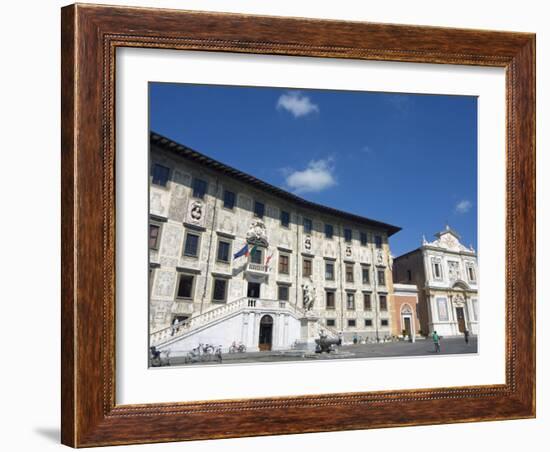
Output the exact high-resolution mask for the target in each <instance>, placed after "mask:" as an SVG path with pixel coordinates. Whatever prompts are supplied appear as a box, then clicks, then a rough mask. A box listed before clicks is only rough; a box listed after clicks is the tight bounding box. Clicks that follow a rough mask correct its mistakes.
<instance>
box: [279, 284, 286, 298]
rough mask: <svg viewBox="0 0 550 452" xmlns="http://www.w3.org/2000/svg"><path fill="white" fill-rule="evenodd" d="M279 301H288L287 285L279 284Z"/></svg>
mask: <svg viewBox="0 0 550 452" xmlns="http://www.w3.org/2000/svg"><path fill="white" fill-rule="evenodd" d="M278 296H279V301H288V286H283V285H280V286H279V287H278Z"/></svg>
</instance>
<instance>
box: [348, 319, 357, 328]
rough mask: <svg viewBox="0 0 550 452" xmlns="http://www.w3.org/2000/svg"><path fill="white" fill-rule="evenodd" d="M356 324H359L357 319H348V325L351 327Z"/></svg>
mask: <svg viewBox="0 0 550 452" xmlns="http://www.w3.org/2000/svg"><path fill="white" fill-rule="evenodd" d="M355 325H357V322H356V321H355V319H348V326H349V327H351V328H355Z"/></svg>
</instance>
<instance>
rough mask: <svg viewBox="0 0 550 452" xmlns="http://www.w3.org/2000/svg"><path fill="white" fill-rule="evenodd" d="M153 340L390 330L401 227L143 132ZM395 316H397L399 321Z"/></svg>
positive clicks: (263, 340)
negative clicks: (392, 246) (395, 243)
mask: <svg viewBox="0 0 550 452" xmlns="http://www.w3.org/2000/svg"><path fill="white" fill-rule="evenodd" d="M149 213H150V219H149V256H150V258H149V265H150V272H149V277H150V284H149V285H150V297H149V299H150V305H149V313H150V345H154V346H156V347H157V348H158V349H161V350H162V349H169V350H171V351H173V352H184V351H186V350H191V349H192V348H194V347H196V346H197V345H198V344H199V343H209V344H213V345H221V346H222V348H223V349H224V350H227V349H228V347H229V346H230V345H231V344H232V343H233V342H237V343H238V342H242V343H244V344H245V345H246V347H247V350H249V351H250V350H275V349H281V350H282V349H289V348H291V347H296V346H301V345H304V344H305V346H311V343H312V341H313V340H314V338H315V337H318V334H319V332H320V331H321V329H322V330H323V331H324V333H325V334H328V335H330V336H337V335H340V336H343V339H344V341H347V340H351V339H352V338H353V337H354V336H357V337H358V336H362V337H363V338H371V339H372V340H376V339H379V340H382V339H385V338H389V337H390V336H391V335H392V330H395V327H394V325H393V324H392V323H393V322H394V320H393V318H392V315H391V312H392V306H391V303H392V300H393V298H392V294H393V274H392V270H391V263H392V262H391V255H390V250H389V246H388V238H389V237H390V236H391V235H392V234H395V233H396V232H397V231H399V230H400V228H399V227H396V226H393V225H390V224H387V223H383V222H381V221H376V220H372V219H369V218H365V217H362V216H359V215H355V214H352V213H348V212H343V211H340V210H338V209H335V208H332V207H327V206H322V205H319V204H315V203H312V202H309V201H306V200H304V199H302V198H300V197H298V196H296V195H294V194H292V193H289V192H286V191H284V190H282V189H280V188H277V187H275V186H273V185H270V184H268V183H266V182H263V181H261V180H259V179H257V178H255V177H254V176H252V175H249V174H245V173H244V172H241V171H239V170H237V169H234V168H231V167H229V166H227V165H225V164H223V163H221V162H219V161H216V160H214V159H211V158H209V157H207V156H206V155H203V154H201V153H199V152H197V151H194V150H192V149H190V148H188V147H186V146H184V145H181V144H178V143H175V142H173V141H171V140H169V139H167V138H165V137H162V136H160V135H157V134H155V133H151V135H150V208H149ZM400 328H401V327H400Z"/></svg>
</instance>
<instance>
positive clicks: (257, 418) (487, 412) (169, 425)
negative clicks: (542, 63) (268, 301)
mask: <svg viewBox="0 0 550 452" xmlns="http://www.w3.org/2000/svg"><path fill="white" fill-rule="evenodd" d="M61 32H62V149H61V153H62V271H61V274H62V312H61V314H62V331H61V332H62V350H61V375H62V379H61V385H62V435H61V436H62V442H63V443H64V444H66V445H70V446H73V447H85V446H100V445H113V444H132V443H149V442H162V441H181V440H198V439H212V438H228V437H241V436H256V435H275V434H287V433H303V432H320V431H336V430H351V429H366V428H378V427H392V426H404V425H426V424H443V423H452V422H471V421H486V420H500V419H519V418H530V417H534V416H535V36H534V35H533V34H528V33H509V32H494V31H481V30H462V29H448V28H436V27H419V26H408V25H387V24H374V23H354V22H339V21H328V20H313V19H298V18H280V17H262V16H247V15H237V14H218V13H205V12H188V11H175V10H162V9H144V8H126V7H109V6H93V5H78V4H77V5H71V6H67V7H65V8H63V9H62V30H61ZM118 47H147V48H163V49H185V50H200V51H212V52H237V53H255V54H273V55H298V56H310V57H329V58H349V59H363V60H384V61H395V62H419V63H439V64H451V65H452V64H461V65H474V66H494V67H502V68H505V70H506V109H507V110H506V111H507V119H506V135H507V141H506V196H507V199H506V258H507V261H506V275H505V278H506V358H505V362H506V382H505V384H501V385H489V386H471V387H449V388H438V389H430V388H426V389H415V390H399V391H380V392H360V393H344V394H320V395H315V396H297V397H272V398H261V399H243V400H219V401H218V400H217V401H209V402H184V401H183V402H182V401H173V403H164V404H148V405H122V406H121V405H117V404H116V403H115V366H116V362H115V316H116V312H115V287H116V286H115V283H116V279H115V248H114V245H115V173H114V160H115V134H114V130H115V124H114V118H115V105H114V99H115V97H114V86H115V64H116V59H115V50H116V49H117V48H118ZM359 410H360V412H361V415H360V416H359V415H357V413H358V411H359Z"/></svg>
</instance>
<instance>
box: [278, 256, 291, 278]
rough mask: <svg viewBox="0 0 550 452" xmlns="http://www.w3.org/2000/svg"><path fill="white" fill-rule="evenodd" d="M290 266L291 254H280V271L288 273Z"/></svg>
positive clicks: (284, 273)
mask: <svg viewBox="0 0 550 452" xmlns="http://www.w3.org/2000/svg"><path fill="white" fill-rule="evenodd" d="M289 268H290V266H289V256H288V255H287V254H279V273H281V274H283V275H288V274H289Z"/></svg>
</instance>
